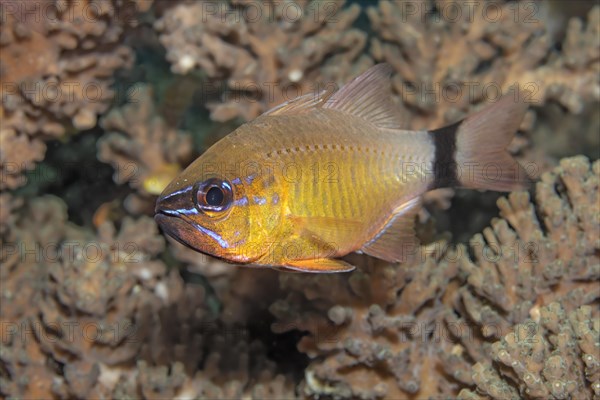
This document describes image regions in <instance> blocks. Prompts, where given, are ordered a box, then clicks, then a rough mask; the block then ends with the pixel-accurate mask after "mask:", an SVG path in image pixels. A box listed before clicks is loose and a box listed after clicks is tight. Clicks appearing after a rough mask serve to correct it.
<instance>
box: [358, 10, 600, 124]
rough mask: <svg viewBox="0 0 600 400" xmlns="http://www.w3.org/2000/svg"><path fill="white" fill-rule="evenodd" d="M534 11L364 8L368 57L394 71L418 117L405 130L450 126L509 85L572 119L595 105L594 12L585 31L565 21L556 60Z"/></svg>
mask: <svg viewBox="0 0 600 400" xmlns="http://www.w3.org/2000/svg"><path fill="white" fill-rule="evenodd" d="M542 7H544V5H536V4H532V3H522V4H519V3H509V2H507V3H498V2H487V1H484V2H477V3H472V2H468V1H464V2H450V1H443V0H439V1H425V2H420V3H410V2H391V1H386V0H384V1H381V2H380V3H379V7H378V8H375V7H371V8H369V9H368V11H367V12H368V15H369V18H370V20H371V26H372V27H373V29H375V30H376V31H377V33H378V38H375V39H374V40H373V43H372V53H373V56H374V58H375V60H377V61H387V62H389V63H390V64H392V65H393V66H394V68H395V69H396V75H395V76H394V79H393V87H394V89H395V91H396V92H397V93H398V94H399V95H400V96H401V98H402V100H403V102H404V103H406V104H407V105H408V106H411V107H414V108H415V109H417V110H418V111H419V113H418V114H415V115H414V117H413V118H412V121H411V123H410V126H411V127H413V128H423V127H437V126H442V125H444V124H446V123H449V122H453V121H455V120H456V119H458V118H457V117H460V116H462V115H464V113H465V112H466V111H467V110H468V108H469V107H471V106H472V104H477V103H479V102H481V101H482V100H486V98H490V97H491V98H492V99H493V98H495V97H497V96H498V94H499V93H507V92H509V91H510V90H511V89H515V88H516V87H517V86H519V87H520V88H521V89H522V90H529V91H531V92H532V94H531V96H530V99H529V100H530V101H531V102H532V103H533V104H535V105H541V104H543V103H544V102H546V101H548V100H557V101H559V102H560V103H561V104H562V105H564V106H565V107H567V108H568V109H569V110H571V112H574V113H578V112H580V111H581V109H582V103H584V102H589V101H598V100H599V99H600V80H599V78H598V76H599V74H598V73H599V72H600V50H599V49H600V42H599V40H600V39H599V37H600V36H599V35H598V29H599V28H598V26H599V23H598V22H599V19H600V8H598V7H595V8H593V9H592V10H591V11H590V13H589V16H588V21H587V23H586V24H585V25H584V23H583V22H582V21H580V20H579V19H572V20H571V21H570V23H569V27H568V30H567V34H566V37H565V39H564V40H563V41H562V53H561V52H557V51H556V50H555V49H554V42H553V40H552V39H551V33H550V32H549V31H548V30H547V29H546V24H550V22H549V21H548V20H547V19H546V18H545V15H544V13H543V12H542V10H541V8H542ZM398 21H401V22H402V23H400V24H399V23H398ZM524 54H527V56H524ZM521 95H525V94H524V93H521Z"/></svg>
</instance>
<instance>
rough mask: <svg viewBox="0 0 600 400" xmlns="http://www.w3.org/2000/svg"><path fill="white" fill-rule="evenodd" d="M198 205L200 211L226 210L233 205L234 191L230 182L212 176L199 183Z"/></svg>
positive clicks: (197, 191) (197, 190) (197, 192)
mask: <svg viewBox="0 0 600 400" xmlns="http://www.w3.org/2000/svg"><path fill="white" fill-rule="evenodd" d="M195 197H196V205H197V207H198V208H199V209H200V211H213V212H220V211H225V210H226V209H227V208H229V206H230V205H231V202H232V199H233V192H232V190H231V185H230V184H229V182H227V181H224V180H222V179H217V178H211V179H208V180H207V181H205V182H203V183H201V184H200V185H198V187H197V189H196V195H195Z"/></svg>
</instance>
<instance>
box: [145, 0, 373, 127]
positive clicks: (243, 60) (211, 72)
mask: <svg viewBox="0 0 600 400" xmlns="http://www.w3.org/2000/svg"><path fill="white" fill-rule="evenodd" d="M343 5H344V2H343V1H337V2H326V3H323V2H320V1H316V0H313V1H309V0H303V1H298V2H271V1H258V2H255V1H248V0H236V1H234V2H232V4H227V3H225V2H213V3H205V2H190V3H185V4H181V5H178V6H176V7H173V8H172V9H170V10H168V11H167V12H166V13H165V15H164V17H163V18H162V19H161V20H159V21H157V23H156V29H157V30H158V31H159V32H161V37H160V38H161V42H162V43H163V45H164V46H165V48H166V49H167V59H168V60H169V61H170V62H171V64H172V69H173V71H174V72H175V73H186V72H188V71H190V70H191V69H193V68H198V67H199V68H201V69H202V70H203V71H204V72H205V73H206V74H207V76H208V77H209V78H211V79H213V81H212V82H209V83H207V87H206V90H205V91H204V92H205V93H204V95H205V96H206V97H205V98H209V97H210V95H215V94H217V92H218V88H217V84H216V82H218V81H219V80H224V81H225V83H226V84H225V86H226V93H225V95H224V96H225V97H224V98H223V101H222V102H220V103H212V104H209V107H210V109H211V116H212V118H213V119H215V120H218V121H225V120H228V119H231V118H234V117H237V116H241V117H243V118H244V119H246V120H251V119H253V118H255V117H257V116H258V115H260V114H261V113H262V112H264V111H266V110H267V109H269V108H271V107H272V106H274V105H277V104H279V103H281V102H283V101H287V100H290V99H292V98H294V97H296V96H297V95H298V94H299V93H304V94H305V93H310V92H313V91H315V90H317V89H319V87H318V85H321V88H323V87H324V85H326V84H331V83H332V82H333V83H336V84H338V85H339V84H342V83H343V82H346V81H347V80H348V79H350V78H351V77H353V76H356V75H358V74H359V73H360V72H362V71H364V70H365V69H366V68H368V67H369V66H370V65H371V64H372V61H371V60H370V58H369V57H367V56H365V55H363V54H362V52H363V49H364V46H365V43H366V34H365V33H364V32H362V31H360V30H358V29H353V28H350V25H351V24H352V23H353V22H354V20H356V18H357V17H358V14H359V12H360V7H359V6H358V5H352V6H350V7H348V8H346V9H342V6H343Z"/></svg>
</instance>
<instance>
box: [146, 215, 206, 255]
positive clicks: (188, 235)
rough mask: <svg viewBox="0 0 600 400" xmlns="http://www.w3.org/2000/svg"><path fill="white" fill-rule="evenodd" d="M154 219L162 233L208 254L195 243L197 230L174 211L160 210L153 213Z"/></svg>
mask: <svg viewBox="0 0 600 400" xmlns="http://www.w3.org/2000/svg"><path fill="white" fill-rule="evenodd" d="M154 221H156V223H157V224H158V226H159V227H160V229H162V231H163V232H164V233H166V234H167V235H169V236H171V237H172V238H173V239H175V240H177V241H178V242H179V243H181V244H183V245H185V246H187V247H190V248H192V249H194V250H196V251H199V252H202V253H205V254H209V253H206V251H204V250H203V249H202V248H200V247H199V246H198V245H196V244H195V243H197V242H198V240H197V239H196V235H197V231H196V230H195V229H194V226H193V225H192V224H190V223H189V222H187V221H185V220H184V219H182V218H181V217H180V216H179V215H177V213H176V212H174V211H167V210H160V211H158V213H157V214H155V215H154ZM202 247H205V246H202Z"/></svg>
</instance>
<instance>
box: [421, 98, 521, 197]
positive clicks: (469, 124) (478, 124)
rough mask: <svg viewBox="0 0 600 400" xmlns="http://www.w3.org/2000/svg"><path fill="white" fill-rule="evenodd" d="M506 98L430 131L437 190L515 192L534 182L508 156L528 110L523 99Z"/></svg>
mask: <svg viewBox="0 0 600 400" xmlns="http://www.w3.org/2000/svg"><path fill="white" fill-rule="evenodd" d="M518 97H519V98H518V99H515V96H511V95H506V96H504V97H502V98H501V99H500V100H498V101H497V102H496V103H493V104H490V105H488V106H486V107H484V108H483V109H482V110H480V111H478V112H476V113H475V114H472V115H470V116H468V117H467V118H465V119H464V120H462V121H460V122H457V123H455V124H453V125H450V126H447V127H445V128H441V129H437V130H434V131H431V132H430V135H431V138H432V140H433V142H434V144H435V148H436V154H435V168H434V169H435V175H436V176H435V184H434V186H435V187H448V186H459V187H466V188H472V189H486V190H496V191H513V190H518V189H523V188H526V187H527V186H528V185H529V183H530V182H531V180H530V178H529V176H528V175H527V173H526V172H525V169H524V168H523V167H522V166H521V165H519V163H518V162H517V161H516V160H515V159H514V158H513V157H512V156H511V155H510V154H509V153H508V151H507V150H506V148H507V147H508V145H509V144H510V141H511V140H512V138H513V136H514V134H515V132H516V131H517V129H518V128H519V125H520V124H521V121H522V120H523V117H524V115H525V112H526V111H527V107H528V104H527V103H526V102H525V101H524V99H523V98H522V97H523V96H518Z"/></svg>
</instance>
